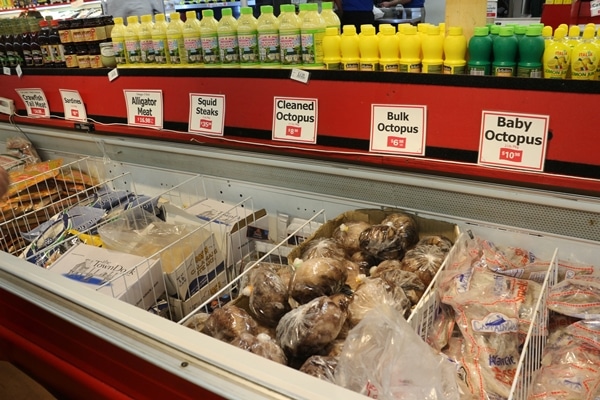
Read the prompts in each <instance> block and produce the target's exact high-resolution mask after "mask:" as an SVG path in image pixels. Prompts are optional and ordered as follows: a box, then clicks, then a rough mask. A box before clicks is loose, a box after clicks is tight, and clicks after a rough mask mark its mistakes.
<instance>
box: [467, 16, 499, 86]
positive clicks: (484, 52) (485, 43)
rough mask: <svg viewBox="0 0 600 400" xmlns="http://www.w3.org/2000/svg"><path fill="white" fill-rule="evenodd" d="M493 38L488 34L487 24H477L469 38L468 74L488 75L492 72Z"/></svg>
mask: <svg viewBox="0 0 600 400" xmlns="http://www.w3.org/2000/svg"><path fill="white" fill-rule="evenodd" d="M492 45H493V39H492V37H491V36H490V35H489V34H488V27H487V26H477V27H475V29H473V36H472V37H471V39H469V46H468V51H469V61H468V62H467V73H468V75H490V74H491V73H492Z"/></svg>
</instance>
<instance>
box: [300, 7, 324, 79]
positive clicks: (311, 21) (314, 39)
mask: <svg viewBox="0 0 600 400" xmlns="http://www.w3.org/2000/svg"><path fill="white" fill-rule="evenodd" d="M317 10H318V4H317V3H307V5H306V14H305V15H304V18H303V19H302V26H301V28H300V37H301V42H302V66H303V67H304V68H311V69H320V68H323V38H324V37H325V20H324V19H323V17H321V15H320V14H319V12H318V11H317Z"/></svg>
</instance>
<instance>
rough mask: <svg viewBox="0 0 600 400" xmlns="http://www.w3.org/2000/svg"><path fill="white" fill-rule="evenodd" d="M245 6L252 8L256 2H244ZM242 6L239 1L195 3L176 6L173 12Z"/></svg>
mask: <svg viewBox="0 0 600 400" xmlns="http://www.w3.org/2000/svg"><path fill="white" fill-rule="evenodd" d="M246 5H248V6H254V5H256V1H255V0H248V1H247V2H246ZM242 6H244V4H242V2H241V1H197V2H195V3H187V2H186V3H184V4H177V5H176V6H175V10H176V11H189V10H196V9H199V8H220V7H242Z"/></svg>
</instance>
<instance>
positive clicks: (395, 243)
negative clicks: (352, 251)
mask: <svg viewBox="0 0 600 400" xmlns="http://www.w3.org/2000/svg"><path fill="white" fill-rule="evenodd" d="M359 240H360V249H361V250H362V251H365V252H367V253H369V254H370V255H372V256H373V257H376V258H378V259H381V260H392V259H401V258H402V257H404V253H405V252H406V247H405V241H404V240H403V239H402V236H401V234H400V232H398V231H397V230H396V229H395V228H394V227H393V226H391V225H385V224H377V225H372V226H371V227H370V228H367V229H365V230H364V231H362V232H361V234H360V239H359Z"/></svg>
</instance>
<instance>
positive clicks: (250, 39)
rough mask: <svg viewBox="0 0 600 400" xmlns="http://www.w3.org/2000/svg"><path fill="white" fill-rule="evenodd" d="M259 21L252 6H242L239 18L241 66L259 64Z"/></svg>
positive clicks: (252, 66) (251, 66)
mask: <svg viewBox="0 0 600 400" xmlns="http://www.w3.org/2000/svg"><path fill="white" fill-rule="evenodd" d="M256 26H257V22H256V18H255V17H254V15H252V8H251V7H241V8H240V17H239V18H238V29H237V39H238V46H239V49H240V50H239V52H240V67H242V68H254V67H256V66H258V64H259V60H258V36H257V35H258V32H257V30H256Z"/></svg>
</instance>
